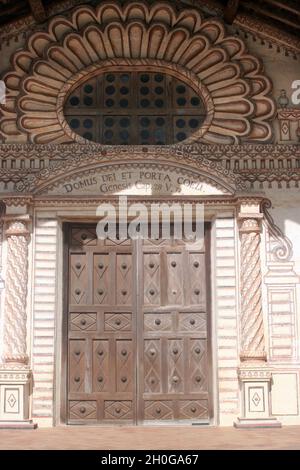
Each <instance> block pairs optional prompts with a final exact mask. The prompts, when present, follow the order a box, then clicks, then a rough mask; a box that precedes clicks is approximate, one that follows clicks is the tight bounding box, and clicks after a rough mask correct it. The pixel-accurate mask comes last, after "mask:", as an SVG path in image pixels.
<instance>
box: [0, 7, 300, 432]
mask: <svg viewBox="0 0 300 470" xmlns="http://www.w3.org/2000/svg"><path fill="white" fill-rule="evenodd" d="M77 3H79V2H76V1H74V2H72V1H70V2H57V3H56V2H55V4H54V5H53V6H52V10H51V14H50V15H49V18H48V19H47V20H45V21H42V22H41V23H39V24H36V23H34V22H33V23H30V21H29V20H28V21H25V20H24V21H23V22H22V21H18V22H17V21H16V22H11V23H9V24H8V25H7V26H5V27H2V31H1V33H0V40H1V47H2V48H1V51H0V54H1V58H2V59H3V60H2V62H1V79H2V83H3V84H4V91H5V93H4V94H3V97H2V102H1V105H0V197H1V205H0V209H1V218H0V273H1V278H0V281H1V282H0V296H1V303H0V312H1V316H0V322H1V323H0V324H1V329H0V334H1V337H0V354H1V363H0V427H24V428H28V427H29V428H30V427H35V426H36V425H38V426H48V427H49V426H57V425H65V424H70V425H80V424H82V425H86V424H90V425H95V424H99V425H105V424H109V425H114V424H118V425H119V424H155V423H159V424H165V425H168V424H169V425H170V424H176V423H178V424H211V425H221V426H232V425H235V426H237V427H256V426H263V427H266V426H267V427H280V426H281V425H282V424H284V425H292V424H298V425H299V424H300V410H299V399H300V390H299V379H300V376H299V374H300V358H299V354H300V343H299V327H300V250H299V243H298V239H299V234H300V216H299V210H298V205H299V203H300V195H299V180H300V146H299V139H300V133H299V130H300V127H299V126H300V105H299V103H298V100H297V96H299V98H300V93H298V94H297V81H298V82H299V81H300V65H299V60H300V56H299V53H300V42H299V40H298V39H293V38H292V36H291V37H290V36H289V35H288V34H286V35H285V34H284V33H282V35H279V34H275V33H274V34H273V33H272V28H269V29H268V28H267V27H265V29H261V28H259V25H258V24H252V23H250V22H247V21H246V20H244V22H243V21H242V19H243V18H242V16H241V17H237V18H238V20H237V21H234V22H233V24H225V22H224V18H222V17H221V15H220V13H219V11H218V8H217V7H216V6H215V5H214V2H210V1H205V2H200V1H199V2H192V1H191V2H189V1H182V2H176V4H175V2H161V1H153V2H147V1H142V2H127V3H125V2H120V3H119V2H112V1H106V2H86V4H80V5H77ZM297 74H298V75H297ZM299 83H300V82H299ZM120 201H121V202H122V203H123V204H124V202H125V203H126V205H127V206H126V216H127V222H126V228H127V224H130V221H132V219H133V218H134V217H133V214H132V212H131V213H129V212H130V210H131V211H132V210H133V209H135V210H136V211H139V212H141V211H142V209H141V207H142V208H144V209H145V211H146V212H147V211H148V212H147V213H150V212H151V209H152V208H153V206H155V207H157V206H160V207H161V208H162V206H163V208H164V210H166V211H167V212H168V210H169V214H170V226H172V227H174V220H173V219H172V217H173V218H174V213H173V212H172V210H173V209H174V207H176V208H177V210H179V211H180V213H183V212H184V210H185V208H186V207H187V208H188V209H189V214H190V215H189V221H190V222H191V223H192V222H193V221H194V220H195V208H196V207H197V205H201V207H203V208H204V223H203V236H202V238H201V240H200V241H199V240H198V242H197V243H192V242H191V241H190V240H189V239H188V238H185V237H181V238H180V237H178V238H177V237H176V236H175V235H174V236H171V237H170V238H167V237H164V236H163V235H159V236H158V237H156V238H151V237H145V238H139V237H137V238H136V237H130V235H128V234H127V231H126V234H127V235H126V236H125V237H123V238H120V237H107V238H106V239H103V238H99V237H98V235H97V234H98V232H97V224H98V222H99V220H100V219H99V217H100V212H99V207H100V208H102V210H104V209H105V208H106V209H105V210H106V211H107V210H108V209H107V208H108V207H110V208H113V209H114V210H115V214H116V215H117V216H118V217H120V214H121V213H122V210H123V209H124V208H123V206H122V205H120ZM128 207H129V209H128V210H129V212H128V211H127V208H128ZM103 208H104V209H103ZM172 208H173V209H172ZM105 210H104V212H105ZM161 210H162V209H161ZM104 212H103V213H102V216H103V215H104ZM118 217H117V219H118ZM118 220H119V219H118ZM143 220H144V219H143ZM160 220H161V219H159V218H158V233H159V234H160V233H161V223H160ZM172 220H173V225H172V222H171V221H172ZM147 222H149V221H147ZM149 223H150V222H149ZM120 230H121V226H120V223H116V231H117V232H119V231H120Z"/></svg>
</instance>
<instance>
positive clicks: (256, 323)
mask: <svg viewBox="0 0 300 470" xmlns="http://www.w3.org/2000/svg"><path fill="white" fill-rule="evenodd" d="M260 218H261V215H258V217H243V218H242V220H241V225H240V234H241V321H240V329H241V352H240V359H241V360H242V361H247V360H251V361H253V360H266V350H265V339H264V325H263V311H262V291H261V288H262V274H261V260H260Z"/></svg>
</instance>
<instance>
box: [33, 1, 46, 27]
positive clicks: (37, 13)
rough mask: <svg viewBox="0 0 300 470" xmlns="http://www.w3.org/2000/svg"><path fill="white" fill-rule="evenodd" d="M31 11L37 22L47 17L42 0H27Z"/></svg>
mask: <svg viewBox="0 0 300 470" xmlns="http://www.w3.org/2000/svg"><path fill="white" fill-rule="evenodd" d="M28 1H29V5H30V9H31V13H32V15H33V17H34V19H35V20H36V22H37V23H42V22H43V21H45V20H46V19H47V15H46V10H45V8H44V5H43V2H42V0H28Z"/></svg>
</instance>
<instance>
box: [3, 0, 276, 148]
mask: <svg viewBox="0 0 300 470" xmlns="http://www.w3.org/2000/svg"><path fill="white" fill-rule="evenodd" d="M126 61H128V64H129V63H130V64H133V63H135V64H139V65H140V66H142V65H144V66H145V67H146V66H147V61H148V64H149V63H150V62H151V63H152V64H155V65H156V66H157V67H160V66H162V65H164V66H165V67H167V68H169V69H172V70H173V73H174V74H175V75H176V74H178V76H182V74H184V75H186V76H188V77H189V80H190V81H191V83H193V84H194V86H197V87H199V83H200V84H201V89H202V91H203V94H202V97H203V98H204V101H205V103H206V106H207V113H208V115H209V116H210V118H209V120H208V121H207V123H209V125H208V124H207V123H206V125H205V128H204V129H203V132H201V133H200V136H199V139H198V142H203V143H218V144H238V143H243V142H254V141H258V142H263V143H269V142H271V141H272V139H273V131H272V125H271V121H272V119H273V117H274V114H275V104H274V102H273V100H272V98H271V96H270V95H271V91H272V84H271V81H270V80H269V78H268V77H266V76H265V74H264V71H263V65H262V63H261V61H260V60H259V59H258V58H256V57H254V56H253V55H251V54H249V53H248V52H247V50H246V47H245V44H244V43H243V41H241V39H239V38H236V37H233V36H228V35H227V33H226V30H225V27H224V25H223V23H222V22H221V21H219V20H217V19H208V20H204V19H203V18H202V17H201V15H200V13H199V12H198V11H197V10H195V9H188V8H187V9H185V10H183V11H181V12H177V11H176V10H175V9H174V8H173V7H172V6H171V5H170V4H168V3H163V2H159V3H157V4H154V5H152V6H149V5H147V4H146V3H142V2H130V3H129V4H127V5H125V6H121V5H119V4H117V3H116V2H113V3H112V2H107V3H103V4H101V5H99V6H98V7H97V8H95V9H93V8H92V7H88V6H82V7H78V8H76V9H75V10H74V12H73V14H72V15H71V17H70V18H66V17H63V16H57V17H55V18H53V19H52V20H51V21H50V22H49V26H48V31H47V32H34V33H33V34H32V35H31V36H30V37H29V39H28V42H27V46H26V48H25V49H24V50H22V51H19V52H16V53H15V54H14V56H13V58H12V70H11V71H9V72H7V73H6V75H5V76H4V81H5V84H6V88H7V100H6V104H5V105H2V106H1V110H2V117H1V120H0V133H1V138H2V140H3V141H6V142H28V141H29V142H33V143H37V144H47V143H70V142H74V141H75V140H76V138H75V135H74V134H72V132H71V131H70V129H69V127H68V124H67V123H66V121H65V119H64V116H63V102H64V101H65V99H66V97H67V95H68V93H69V92H70V89H71V88H72V87H74V86H75V84H76V83H77V81H79V80H81V79H82V77H83V76H86V73H87V70H93V73H95V70H97V69H98V70H100V69H101V67H102V66H103V65H104V64H105V65H107V64H109V66H110V67H111V68H112V69H113V68H116V67H117V66H118V65H119V64H120V62H122V63H123V65H124V64H125V65H126ZM149 61H150V62H149ZM74 77H76V80H75V79H74ZM77 141H78V140H77Z"/></svg>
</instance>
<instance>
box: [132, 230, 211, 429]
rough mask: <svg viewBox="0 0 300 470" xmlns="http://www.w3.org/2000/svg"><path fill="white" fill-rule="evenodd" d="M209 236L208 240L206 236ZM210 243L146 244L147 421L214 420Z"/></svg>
mask: <svg viewBox="0 0 300 470" xmlns="http://www.w3.org/2000/svg"><path fill="white" fill-rule="evenodd" d="M206 237H207V235H206ZM205 245H206V243H205V242H204V241H202V242H200V243H198V244H194V245H193V244H188V243H185V242H184V241H179V240H159V241H155V242H154V241H150V240H145V241H144V242H143V244H142V247H141V250H142V256H141V258H142V261H141V263H142V265H143V275H142V279H141V280H140V282H141V286H142V289H141V292H142V299H141V301H140V308H141V312H138V329H139V331H141V332H143V333H142V334H141V335H139V345H138V347H139V360H138V363H139V364H140V368H139V377H138V386H139V403H138V407H139V411H138V416H139V419H140V420H142V421H153V420H161V421H164V422H168V421H169V422H170V421H171V420H175V421H176V420H189V421H192V422H203V421H204V422H205V421H207V420H208V419H209V417H210V395H209V374H208V335H207V328H208V315H207V300H208V299H207V289H206V273H207V272H208V269H207V267H208V263H207V261H208V260H207V259H206V255H205Z"/></svg>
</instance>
